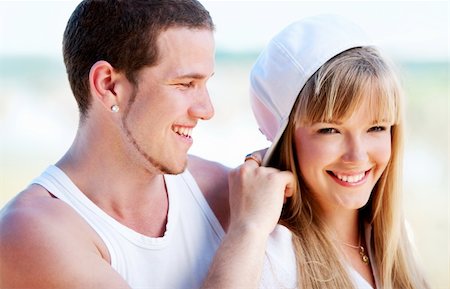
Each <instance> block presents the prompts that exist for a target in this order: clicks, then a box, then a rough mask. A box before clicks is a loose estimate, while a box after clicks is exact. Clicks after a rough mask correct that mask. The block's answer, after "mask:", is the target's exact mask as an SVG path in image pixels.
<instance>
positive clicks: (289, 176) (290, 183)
mask: <svg viewBox="0 0 450 289" xmlns="http://www.w3.org/2000/svg"><path fill="white" fill-rule="evenodd" d="M280 174H282V175H283V177H284V178H285V179H284V181H285V183H286V187H285V189H284V197H285V198H289V197H292V195H293V194H294V191H295V187H296V182H295V178H294V174H293V173H291V172H289V171H283V172H280Z"/></svg>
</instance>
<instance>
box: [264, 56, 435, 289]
mask: <svg viewBox="0 0 450 289" xmlns="http://www.w3.org/2000/svg"><path fill="white" fill-rule="evenodd" d="M366 101H369V104H370V105H371V107H373V111H372V113H373V115H372V117H373V119H375V120H379V121H387V122H390V123H393V126H392V127H391V158H390V160H389V163H388V165H387V167H386V169H385V171H384V172H383V174H382V175H381V177H380V179H379V180H378V182H377V183H376V185H375V187H374V189H373V191H372V194H371V197H370V200H369V202H368V203H367V204H366V205H365V206H364V207H363V208H361V209H360V213H359V218H360V222H361V223H369V224H371V225H372V240H371V241H372V244H371V245H372V248H373V253H374V259H373V260H371V262H375V264H377V267H378V272H373V273H374V274H375V275H376V276H377V277H378V279H379V280H380V282H381V288H384V289H398V288H402V289H413V288H415V289H418V288H420V289H423V288H429V286H428V285H427V283H426V281H425V279H424V277H423V274H422V272H421V271H420V270H419V268H418V266H417V262H416V260H415V259H414V254H413V252H412V248H411V245H410V243H409V240H408V237H407V234H406V230H405V222H404V216H403V209H402V184H401V179H402V176H401V171H402V152H403V130H404V125H403V112H402V108H403V105H402V91H401V88H400V86H399V84H398V81H397V79H396V76H395V73H394V72H393V70H392V68H391V67H390V65H388V64H387V63H386V61H384V60H383V58H382V57H381V56H380V54H379V52H378V51H377V50H376V49H374V48H372V47H358V48H352V49H349V50H347V51H344V52H342V53H340V54H339V55H337V56H335V57H334V58H332V59H331V60H329V61H328V62H327V63H325V64H324V65H323V66H322V67H321V68H320V69H319V70H318V71H317V72H316V73H315V74H314V75H313V76H312V77H311V78H310V79H309V80H308V81H307V83H306V84H305V86H304V87H303V89H302V90H301V92H300V94H299V96H298V98H297V101H296V104H295V105H294V108H293V110H292V113H291V115H290V119H289V124H288V126H287V128H286V130H285V132H284V134H283V136H282V138H281V140H280V142H279V144H278V145H277V148H276V150H275V153H274V154H273V157H272V158H271V159H270V160H269V165H270V166H273V167H277V168H279V169H282V170H290V171H292V172H293V173H294V175H295V176H296V179H297V188H296V193H295V194H294V196H293V197H292V198H290V199H289V200H288V202H287V203H286V205H285V206H284V208H283V211H282V214H281V219H280V223H282V224H284V225H285V226H287V227H288V228H289V229H291V230H292V232H293V235H294V236H293V243H294V248H295V251H296V258H297V271H298V280H299V281H298V282H299V284H298V285H299V288H317V289H319V288H327V289H330V288H336V289H338V288H354V285H353V281H352V280H351V279H350V277H349V275H348V271H347V269H346V265H345V264H344V263H343V262H342V260H343V257H342V255H341V253H340V251H339V250H338V248H337V247H336V244H335V242H334V241H333V239H332V238H331V237H330V235H331V233H330V232H329V230H330V229H329V228H327V227H326V225H325V223H324V221H323V219H322V216H321V214H320V208H319V207H318V205H317V204H316V202H315V201H314V199H313V198H312V197H311V195H310V194H309V192H308V189H307V187H306V185H305V183H304V181H303V179H302V176H301V174H300V168H299V167H298V161H297V156H296V155H295V139H294V137H293V135H294V131H295V128H296V127H297V126H298V125H302V124H312V123H314V122H328V121H333V120H342V119H346V118H347V117H350V116H351V114H352V113H353V112H354V111H355V110H357V109H358V108H359V107H360V106H361V104H363V103H365V102H366Z"/></svg>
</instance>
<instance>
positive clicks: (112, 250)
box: [32, 166, 224, 289]
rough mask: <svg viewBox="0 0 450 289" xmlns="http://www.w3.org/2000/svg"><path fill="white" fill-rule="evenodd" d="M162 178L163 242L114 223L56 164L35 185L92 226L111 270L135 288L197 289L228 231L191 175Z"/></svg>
mask: <svg viewBox="0 0 450 289" xmlns="http://www.w3.org/2000/svg"><path fill="white" fill-rule="evenodd" d="M164 179H165V182H166V187H167V192H168V198H169V211H168V220H167V226H166V232H165V234H164V236H163V237H160V238H151V237H147V236H144V235H142V234H139V233H137V232H136V231H134V230H132V229H130V228H128V227H126V226H124V225H122V224H121V223H119V222H118V221H116V220H115V219H114V218H112V217H111V216H109V215H108V214H106V213H105V212H104V211H102V210H101V209H100V208H99V207H97V206H96V205H95V204H94V203H93V202H92V201H91V200H89V199H88V198H87V197H86V196H85V195H84V194H83V193H82V192H81V191H80V190H79V189H78V188H77V187H76V186H75V184H74V183H73V182H72V181H71V180H70V179H69V177H68V176H67V175H66V174H65V173H64V172H63V171H61V170H60V169H59V168H57V167H56V166H50V167H49V168H48V169H47V170H46V171H45V172H44V173H43V174H42V175H41V176H39V177H38V178H36V179H35V180H33V182H32V183H35V184H39V185H41V186H43V187H44V188H45V189H47V190H48V191H49V192H50V193H52V194H53V195H55V196H56V197H57V198H58V199H60V200H62V201H64V202H66V203H67V204H69V205H70V206H71V207H72V208H73V209H75V210H76V211H77V212H78V213H79V214H80V215H81V216H82V217H83V218H84V219H85V220H86V222H87V223H89V225H90V226H91V227H92V228H93V229H94V230H95V231H96V232H97V233H98V234H99V236H100V237H101V238H102V240H103V242H104V243H105V244H106V246H107V248H108V250H109V254H110V256H111V266H112V267H113V268H114V269H115V270H116V271H117V272H118V273H119V274H120V275H121V276H122V277H123V278H124V279H125V280H126V281H127V282H128V284H129V285H130V286H131V287H132V288H133V289H144V288H145V289H150V288H155V289H156V288H158V289H177V288H186V289H192V288H199V287H200V286H201V284H202V282H203V280H204V278H205V277H206V274H207V272H208V269H209V266H210V264H211V261H212V259H213V256H214V254H215V252H216V250H217V248H218V247H219V245H220V242H221V240H222V238H223V236H224V231H223V229H222V227H221V225H220V223H219V221H218V220H217V218H216V217H215V215H214V214H213V212H212V210H211V208H210V207H209V205H208V204H207V202H206V200H205V198H204V196H203V194H202V193H201V191H200V189H199V187H198V186H197V184H196V182H195V180H194V179H193V177H192V176H191V174H190V173H189V172H188V171H186V172H184V173H183V174H180V175H164Z"/></svg>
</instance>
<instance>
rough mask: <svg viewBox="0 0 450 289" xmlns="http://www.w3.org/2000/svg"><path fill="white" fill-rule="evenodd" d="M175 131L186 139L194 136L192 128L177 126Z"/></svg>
mask: <svg viewBox="0 0 450 289" xmlns="http://www.w3.org/2000/svg"><path fill="white" fill-rule="evenodd" d="M173 131H174V132H176V133H177V134H179V135H182V136H185V137H191V135H192V128H188V127H181V126H175V127H174V128H173Z"/></svg>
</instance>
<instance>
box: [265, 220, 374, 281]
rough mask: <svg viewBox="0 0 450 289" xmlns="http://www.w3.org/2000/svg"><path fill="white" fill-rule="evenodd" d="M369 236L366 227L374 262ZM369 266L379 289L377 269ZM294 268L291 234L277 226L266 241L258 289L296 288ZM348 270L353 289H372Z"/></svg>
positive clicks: (367, 241)
mask: <svg viewBox="0 0 450 289" xmlns="http://www.w3.org/2000/svg"><path fill="white" fill-rule="evenodd" d="M371 234H372V227H371V226H369V225H367V226H366V229H365V237H366V244H368V245H367V251H368V254H369V258H370V260H375V259H374V257H373V250H372V247H371V246H370V244H371V242H370V240H371ZM370 265H371V266H372V272H373V273H374V278H375V285H376V288H381V287H380V286H381V285H380V282H379V278H378V270H377V267H376V265H375V264H374V263H373V262H370ZM296 268H297V264H296V259H295V252H294V246H293V243H292V232H291V231H290V230H289V229H287V228H286V227H284V226H281V225H278V226H277V227H276V228H275V231H274V232H273V233H272V234H271V236H270V239H269V241H268V245H267V252H266V260H265V265H264V270H263V276H262V284H261V286H260V289H269V288H277V289H278V288H286V289H288V288H298V287H297V269H296ZM348 270H349V274H350V277H351V279H353V282H354V284H355V288H357V289H373V288H372V286H371V285H370V284H369V283H368V282H367V281H366V280H365V279H364V278H363V277H362V276H361V275H360V274H359V273H358V272H357V271H356V270H355V269H353V268H352V267H351V266H349V268H348ZM305 289H306V288H305Z"/></svg>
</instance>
